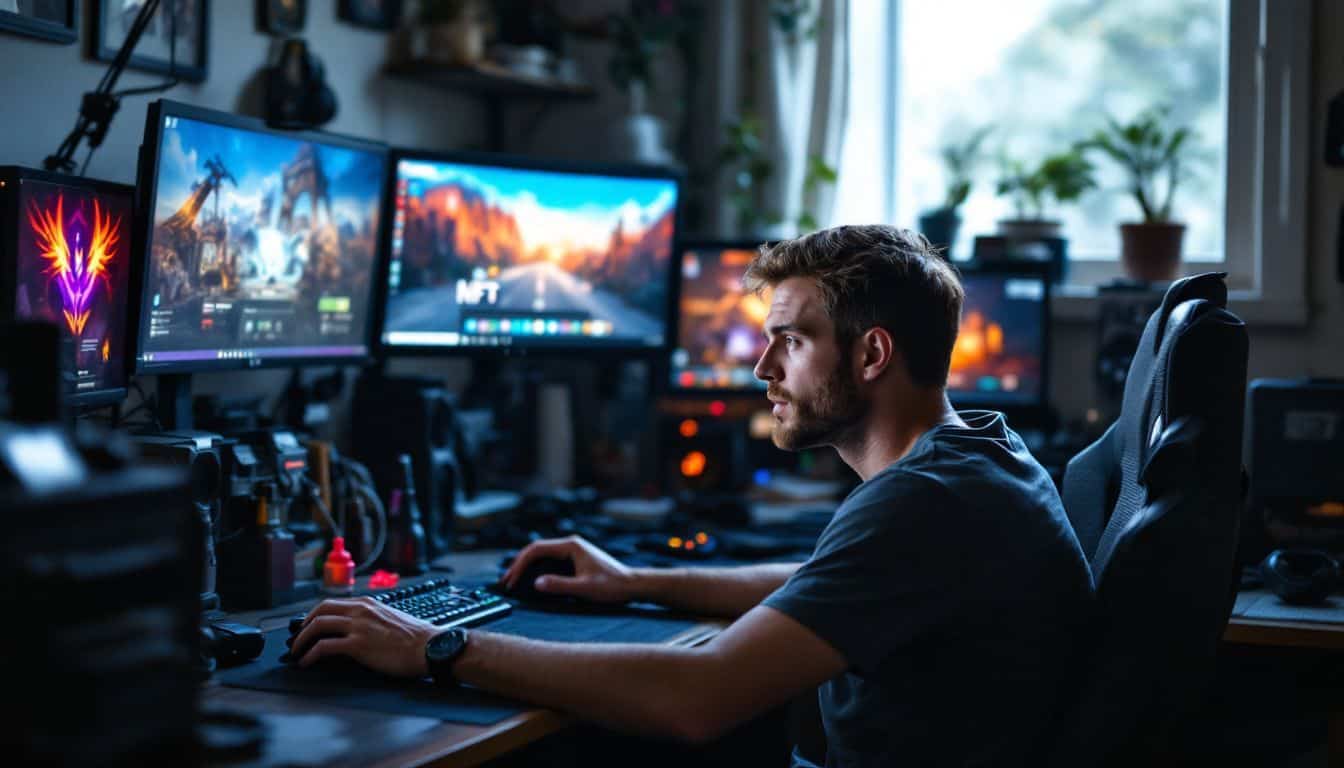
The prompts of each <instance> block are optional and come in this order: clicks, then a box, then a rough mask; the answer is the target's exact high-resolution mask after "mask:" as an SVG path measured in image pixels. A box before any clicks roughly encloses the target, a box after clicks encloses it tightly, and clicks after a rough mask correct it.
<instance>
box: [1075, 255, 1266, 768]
mask: <svg viewBox="0 0 1344 768" xmlns="http://www.w3.org/2000/svg"><path fill="white" fill-rule="evenodd" d="M1225 276H1226V275H1225V273H1208V274H1202V275H1198V276H1195V277H1189V278H1185V279H1183V280H1179V281H1177V282H1175V283H1173V284H1172V286H1171V287H1170V289H1168V290H1167V293H1166V296H1165V298H1164V299H1163V301H1162V305H1161V306H1160V307H1159V308H1158V309H1157V311H1156V312H1154V313H1153V315H1152V316H1151V317H1150V318H1149V319H1148V323H1147V325H1146V326H1145V328H1144V331H1143V336H1142V339H1141V341H1140V344H1139V348H1138V350H1137V351H1136V352H1135V355H1134V359H1133V362H1132V363H1131V365H1130V367H1129V375H1128V378H1127V380H1126V382H1125V393H1124V401H1123V404H1122V406H1121V410H1120V416H1119V418H1118V419H1117V420H1116V421H1115V423H1114V424H1112V425H1111V427H1110V428H1109V429H1108V430H1107V431H1106V433H1105V434H1104V435H1102V437H1101V438H1100V439H1098V440H1097V441H1096V442H1095V443H1093V444H1092V445H1091V446H1089V447H1088V448H1087V449H1085V450H1084V451H1082V452H1081V453H1079V454H1078V455H1077V456H1076V457H1074V459H1073V460H1072V461H1070V462H1069V466H1068V469H1067V471H1066V472H1065V475H1064V494H1063V496H1064V506H1065V510H1066V512H1067V513H1068V516H1069V519H1070V521H1071V522H1072V524H1073V527H1074V530H1075V531H1076V533H1077V534H1078V539H1079V541H1080V543H1081V544H1082V546H1083V551H1084V552H1085V553H1086V554H1087V555H1088V559H1089V561H1090V562H1091V567H1092V578H1093V582H1094V583H1095V584H1096V586H1097V600H1096V604H1095V614H1094V616H1093V617H1092V629H1093V634H1092V635H1091V637H1090V641H1089V643H1088V645H1087V647H1086V649H1085V651H1084V653H1083V658H1081V659H1079V662H1080V663H1079V665H1078V667H1077V669H1078V674H1077V675H1076V679H1077V680H1078V681H1079V682H1080V683H1081V686H1080V689H1081V690H1075V691H1074V692H1073V694H1072V695H1073V697H1074V698H1073V700H1072V701H1070V702H1069V704H1070V706H1066V707H1065V709H1064V714H1063V715H1062V719H1063V722H1062V723H1061V727H1060V728H1057V729H1056V730H1055V733H1057V734H1059V736H1060V739H1061V741H1060V742H1059V743H1057V744H1055V745H1053V747H1052V749H1053V751H1054V755H1053V757H1054V760H1053V761H1052V763H1053V764H1055V765H1071V766H1077V765H1121V764H1127V765H1140V764H1147V761H1148V759H1149V758H1150V757H1151V756H1153V755H1155V754H1158V753H1161V752H1164V751H1165V750H1166V749H1167V748H1168V745H1169V741H1170V738H1171V736H1172V734H1173V729H1174V727H1175V726H1176V725H1177V723H1179V722H1180V720H1181V719H1182V717H1183V716H1185V715H1187V714H1189V713H1190V712H1191V711H1192V709H1193V708H1194V706H1196V705H1197V704H1198V703H1199V698H1200V695H1201V694H1202V693H1203V691H1204V688H1205V686H1206V684H1207V682H1208V681H1209V679H1210V678H1211V675H1212V672H1213V665H1214V658H1215V654H1216V651H1217V648H1218V643H1219V640H1220V638H1221V636H1222V633H1223V630H1224V628H1225V627H1226V625H1227V621H1228V618H1229V616H1230V615H1231V611H1232V603H1233V600H1234V597H1235V586H1236V578H1235V565H1234V561H1235V554H1236V545H1237V528H1238V520H1239V514H1240V506H1241V503H1242V498H1243V491H1244V484H1243V472H1242V467H1241V446H1242V421H1243V413H1244V408H1245V400H1246V360H1247V347H1248V339H1247V333H1246V326H1245V324H1244V323H1242V321H1241V320H1240V319H1239V318H1237V317H1236V316H1235V315H1233V314H1232V313H1231V312H1229V311H1227V309H1226V307H1227V286H1226V285H1225V283H1224V282H1223V278H1224V277H1225Z"/></svg>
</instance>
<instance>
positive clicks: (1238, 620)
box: [1223, 590, 1344, 651]
mask: <svg viewBox="0 0 1344 768" xmlns="http://www.w3.org/2000/svg"><path fill="white" fill-rule="evenodd" d="M1265 606H1269V607H1270V608H1272V610H1265V609H1264V607H1265ZM1337 612H1338V609H1337V608H1335V607H1327V608H1294V607H1290V606H1285V605H1283V604H1282V603H1280V602H1278V598H1276V597H1274V596H1273V595H1272V594H1270V593H1268V592H1266V591H1265V590H1246V591H1244V592H1241V593H1239V594H1238V595H1237V605H1236V608H1234V609H1233V615H1232V619H1231V620H1230V621H1228V623H1227V629H1226V630H1225V631H1224V632H1223V641H1224V642H1228V643H1236V644H1238V645H1261V646H1273V647H1279V648H1310V649H1315V650H1323V651H1339V650H1344V615H1340V616H1339V617H1338V618H1340V619H1342V620H1338V621H1331V620H1326V619H1332V618H1335V616H1334V615H1333V614H1335V613H1337Z"/></svg>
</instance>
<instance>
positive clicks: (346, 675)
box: [280, 616, 386, 682]
mask: <svg viewBox="0 0 1344 768" xmlns="http://www.w3.org/2000/svg"><path fill="white" fill-rule="evenodd" d="M304 618H305V617H303V616H295V617H294V618H292V619H290V620H289V637H288V638H286V639H285V647H286V648H287V649H288V650H286V651H285V652H284V653H282V654H281V655H280V663H282V664H284V665H286V666H287V667H289V668H290V669H291V670H295V671H299V672H303V673H304V674H309V673H311V674H313V675H320V676H322V677H324V678H341V679H342V680H346V681H348V682H374V681H378V680H382V679H384V678H385V677H386V676H385V675H383V674H382V673H381V672H377V671H375V670H372V669H369V668H368V667H366V666H364V665H363V664H360V663H359V662H358V661H355V660H354V659H352V658H350V657H349V656H326V657H324V658H321V659H318V660H317V661H316V662H314V663H312V664H310V665H308V666H307V667H301V666H299V659H301V658H303V655H304V654H305V653H307V652H308V648H310V647H311V645H308V646H305V647H304V648H302V649H300V650H299V651H298V652H295V650H294V638H296V637H297V636H298V634H299V632H300V631H302V630H303V622H304ZM317 639H318V640H321V639H322V637H321V636H319V637H318V638H317ZM314 642H316V640H315V641H314Z"/></svg>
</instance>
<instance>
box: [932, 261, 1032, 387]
mask: <svg viewBox="0 0 1344 768" xmlns="http://www.w3.org/2000/svg"><path fill="white" fill-rule="evenodd" d="M962 287H964V288H965V290H966V301H965V303H964V304H963V305H962V309H961V330H960V332H959V333H958V334H957V343H956V346H954V347H953V348H952V365H951V369H950V371H949V372H948V375H947V389H948V397H950V398H951V399H952V402H953V403H954V404H958V405H961V404H970V403H984V404H992V405H1000V404H1002V405H1014V404H1022V405H1029V404H1032V403H1035V402H1038V401H1039V400H1040V398H1041V394H1042V393H1041V383H1042V378H1041V367H1042V361H1043V360H1044V354H1045V349H1044V347H1045V327H1044V325H1045V323H1044V317H1045V315H1044V313H1043V311H1042V309H1043V308H1042V302H1044V301H1045V300H1046V290H1045V282H1044V280H1043V278H1039V277H1033V276H1025V275H1001V274H976V273H969V274H965V275H963V276H962Z"/></svg>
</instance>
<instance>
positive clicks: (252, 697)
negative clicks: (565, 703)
mask: <svg viewBox="0 0 1344 768" xmlns="http://www.w3.org/2000/svg"><path fill="white" fill-rule="evenodd" d="M500 554H501V553H499V552H472V553H463V554H460V555H452V556H451V557H450V559H449V562H450V563H451V565H452V566H453V576H454V578H455V579H463V580H469V579H473V578H475V577H477V576H479V574H481V573H491V574H493V571H494V568H495V564H496V563H497V562H498V560H499V558H500ZM306 608H307V604H295V605H292V606H281V607H278V608H274V609H271V610H265V611H250V612H247V613H239V614H233V615H231V616H230V618H231V619H233V620H236V621H240V622H242V623H246V624H252V625H254V626H260V627H262V628H263V629H265V630H269V629H273V628H275V627H277V626H283V625H284V623H285V622H287V621H288V617H289V616H292V615H294V614H296V613H301V612H302V611H303V610H305V609H306ZM722 626H723V625H722V624H721V623H716V622H706V623H704V624H701V625H698V626H695V627H692V628H690V629H688V630H687V631H686V632H683V633H682V634H680V635H678V636H677V637H674V638H672V639H671V640H668V641H667V642H668V644H669V645H698V644H699V643H703V642H705V641H706V640H708V639H709V638H711V637H713V636H714V635H715V634H717V633H718V632H719V630H720V629H722ZM201 701H202V705H203V706H205V707H207V708H209V707H221V708H225V709H231V710H239V711H244V712H248V713H251V714H255V715H259V716H260V717H261V718H262V719H263V720H264V721H265V722H266V724H267V726H268V728H269V731H270V738H268V740H267V743H266V746H265V750H264V752H263V754H262V756H261V758H260V759H259V760H256V761H252V762H249V763H233V762H231V763H228V765H229V766H230V767H231V768H233V767H234V766H246V768H264V767H265V766H278V765H284V766H304V765H311V766H323V767H324V768H325V767H326V766H372V767H373V768H392V766H436V767H446V766H472V765H479V764H481V763H483V762H486V761H487V760H492V759H494V758H496V757H500V756H501V755H504V754H507V753H509V752H512V751H514V750H517V749H520V748H522V747H524V746H526V745H528V744H530V743H532V742H534V741H536V740H538V739H541V738H543V737H545V736H548V735H550V734H552V733H555V732H556V731H559V730H560V729H562V728H564V727H565V726H566V725H568V724H569V722H570V719H569V718H567V717H566V716H564V715H561V714H559V713H556V712H553V711H550V710H546V709H531V710H528V711H526V712H523V713H521V714H518V715H515V716H513V717H510V718H508V719H506V720H502V721H500V722H498V723H494V724H492V725H466V724H462V723H450V722H444V721H442V720H438V719H435V718H428V717H417V716H409V715H391V714H386V713H382V712H373V711H369V710H361V709H353V708H347V707H341V706H335V705H332V704H330V703H329V702H327V701H323V700H318V699H313V698H311V697H306V696H299V695H294V694H285V693H273V692H266V691H254V690H249V689H243V688H229V687H225V686H222V685H214V684H212V685H208V686H206V688H205V689H204V690H203V692H202V696H201Z"/></svg>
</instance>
